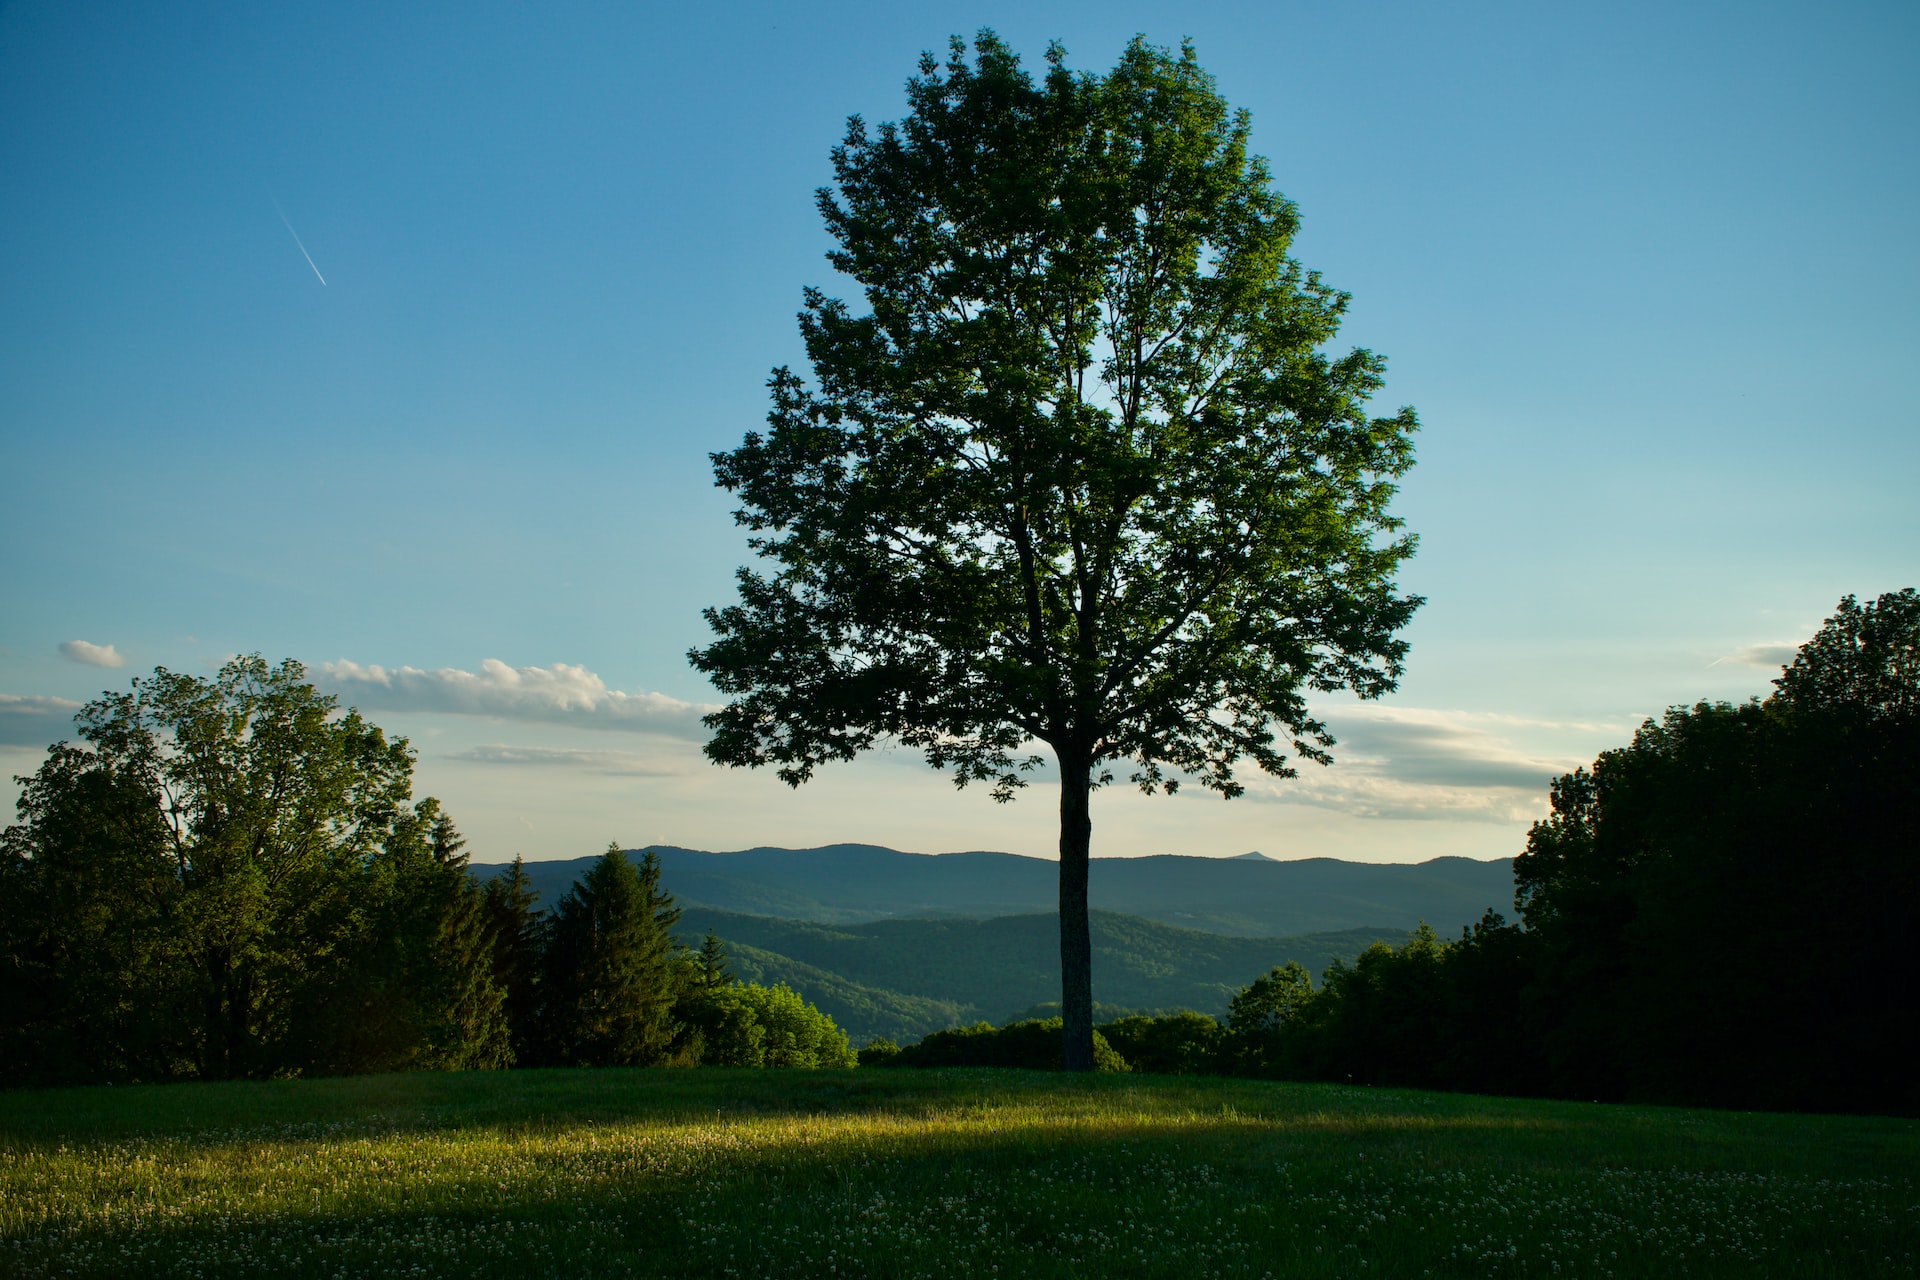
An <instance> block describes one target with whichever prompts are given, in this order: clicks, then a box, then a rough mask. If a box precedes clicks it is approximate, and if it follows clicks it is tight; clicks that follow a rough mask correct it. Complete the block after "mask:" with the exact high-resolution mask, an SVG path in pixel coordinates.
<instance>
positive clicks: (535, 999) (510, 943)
mask: <svg viewBox="0 0 1920 1280" xmlns="http://www.w3.org/2000/svg"><path fill="white" fill-rule="evenodd" d="M539 900H540V895H539V893H537V892H536V891H535V890H534V887H533V882H532V881H531V880H530V879H529V878H528V877H527V869H526V863H525V861H524V860H523V859H522V858H521V857H520V856H519V855H517V854H516V855H515V856H514V859H513V863H512V865H510V866H509V867H508V868H507V869H506V870H505V871H503V872H501V873H500V874H499V875H497V876H495V877H493V879H491V880H489V881H487V884H486V889H485V894H484V900H483V901H484V907H485V911H486V919H487V933H488V936H489V937H490V938H491V940H492V944H493V979H494V982H495V984H496V985H498V986H499V988H500V990H501V991H502V992H503V993H504V997H505V1001H506V1015H507V1028H508V1039H509V1045H510V1048H511V1051H512V1055H513V1062H514V1063H515V1064H516V1065H518V1066H535V1065H538V1064H539V1063H540V1061H541V1060H542V1045H541V1039H540V1029H539V1013H540V971H541V952H542V949H543V948H544V946H545V944H546V924H545V919H544V917H543V916H542V914H541V912H540V910H539V909H538V907H537V906H536V905H535V904H536V903H537V902H539Z"/></svg>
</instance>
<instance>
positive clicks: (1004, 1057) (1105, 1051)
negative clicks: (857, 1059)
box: [862, 1018, 1127, 1071]
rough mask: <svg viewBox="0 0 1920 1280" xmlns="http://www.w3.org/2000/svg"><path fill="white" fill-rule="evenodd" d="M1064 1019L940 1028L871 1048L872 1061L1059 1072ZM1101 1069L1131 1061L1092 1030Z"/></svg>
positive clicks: (1097, 1066) (1095, 1057)
mask: <svg viewBox="0 0 1920 1280" xmlns="http://www.w3.org/2000/svg"><path fill="white" fill-rule="evenodd" d="M1060 1027H1061V1022H1060V1019H1058V1018H1046V1019H1039V1018H1034V1019H1029V1020H1027V1021H1024V1022H1010V1023H1008V1024H1007V1025H1006V1026H1004V1027H996V1026H994V1025H993V1024H992V1023H988V1022H979V1023H975V1024H974V1025H973V1026H971V1027H953V1028H951V1029H949V1030H946V1031H936V1032H934V1033H933V1034H932V1035H930V1036H928V1037H927V1038H926V1039H924V1040H922V1041H920V1043H918V1044H910V1045H907V1046H906V1047H905V1048H902V1049H898V1050H896V1051H895V1052H893V1053H887V1052H886V1051H885V1050H884V1049H881V1050H879V1051H877V1052H876V1051H875V1048H874V1046H868V1049H867V1051H866V1053H865V1054H863V1057H862V1061H863V1062H865V1061H866V1060H867V1057H868V1056H869V1055H870V1056H871V1059H872V1063H873V1065H876V1066H888V1067H1024V1068H1026V1069H1028V1070H1030V1071H1058V1070H1060V1066H1061V1052H1060V1048H1061V1034H1060ZM1093 1064H1094V1070H1096V1071H1125V1070H1126V1069H1127V1063H1126V1060H1125V1059H1124V1058H1122V1057H1121V1056H1120V1055H1119V1054H1118V1053H1116V1052H1115V1051H1114V1048H1113V1046H1112V1045H1110V1044H1108V1043H1107V1039H1106V1037H1105V1036H1103V1035H1101V1034H1100V1033H1099V1032H1098V1031H1095V1032H1094V1033H1093Z"/></svg>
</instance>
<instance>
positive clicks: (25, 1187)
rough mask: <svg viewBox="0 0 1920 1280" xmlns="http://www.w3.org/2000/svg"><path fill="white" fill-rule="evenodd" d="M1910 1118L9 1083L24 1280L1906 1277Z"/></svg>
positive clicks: (985, 1076)
mask: <svg viewBox="0 0 1920 1280" xmlns="http://www.w3.org/2000/svg"><path fill="white" fill-rule="evenodd" d="M1916 1270H1920V1122H1915V1121H1912V1120H1889V1119H1877V1118H1871V1117H1836V1116H1799V1115H1771V1114H1743V1113H1734V1112H1711V1111H1680V1110H1672V1109H1663V1108H1641V1107H1631V1106H1598V1105H1587V1104H1577V1103H1565V1102H1536V1101H1517V1100H1511V1099H1499V1098H1486V1097H1473V1096H1466V1095H1451V1094H1439V1093H1421V1092H1416V1091H1398V1090H1386V1089H1359V1088H1345V1087H1339V1086H1332V1085H1305V1084H1282V1083H1271V1082H1262V1081H1244V1080H1222V1079H1193V1078H1168V1077H1142V1076H1127V1075H1111V1076H1095V1077H1078V1078H1069V1077H1064V1076H1060V1075H1054V1074H1044V1073H1026V1072H1013V1071H990V1070H974V1071H919V1072H916V1071H906V1070H898V1071H878V1070H861V1071H838V1072H825V1071H822V1072H797V1071H796V1072H788V1071H728V1070H719V1069H703V1070H698V1071H669V1070H597V1071H594V1070H539V1071H515V1072H490V1073H471V1074H434V1073H421V1074H414V1075H394V1076H376V1077H359V1078H346V1079H326V1080H292V1081H277V1082H262V1083H236V1084H174V1085H164V1086H150V1087H149V1086H141V1087H131V1088H127V1087H122V1088H92V1089H67V1090H49V1091H43V1092H11V1093H7V1094H0V1272H3V1273H5V1274H8V1275H16V1276H49V1277H52V1276H131V1275H139V1276H196V1277H197V1276H209V1277H211V1276H241V1275H272V1276H275V1277H306V1276H311V1277H346V1276H360V1275H381V1276H389V1277H404V1276H438V1275H445V1276H530V1275H552V1276H599V1275H606V1276H624V1275H641V1276H651V1275H661V1276H675V1277H692V1276H841V1277H858V1276H875V1277H903V1278H904V1277H915V1276H926V1277H932V1276H980V1277H996V1276H997V1277H1014V1276H1060V1277H1067V1276H1104V1275H1113V1276H1180V1277H1194V1276H1216V1275H1218V1276H1248V1277H1267V1276H1272V1277H1282V1276H1366V1277H1376V1276H1424V1275H1434V1276H1613V1275H1618V1276H1637V1275H1686V1276H1755V1275H1766V1276H1775V1277H1784V1276H1823V1277H1836V1278H1838V1277H1856V1276H1910V1275H1913V1274H1915V1273H1916Z"/></svg>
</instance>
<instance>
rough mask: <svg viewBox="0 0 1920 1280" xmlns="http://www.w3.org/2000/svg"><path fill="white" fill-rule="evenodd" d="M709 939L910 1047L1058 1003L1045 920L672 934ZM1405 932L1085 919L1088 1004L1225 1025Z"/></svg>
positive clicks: (758, 971) (692, 928)
mask: <svg viewBox="0 0 1920 1280" xmlns="http://www.w3.org/2000/svg"><path fill="white" fill-rule="evenodd" d="M708 930H712V931H713V932H714V933H715V934H716V935H718V936H719V937H720V938H721V939H722V940H723V941H724V942H725V943H726V944H727V947H728V951H729V954H730V955H731V956H732V957H733V963H734V968H735V971H736V973H737V974H738V976H740V977H742V978H745V979H747V980H750V981H755V982H767V983H771V982H785V983H786V984H787V985H788V986H790V987H792V988H793V989H794V990H795V991H798V992H799V993H800V994H801V995H803V996H805V997H806V998H807V999H808V1000H810V1001H812V1002H813V1003H814V1004H816V1005H818V1006H819V1007H820V1008H821V1009H823V1010H825V1011H826V1012H827V1013H828V1014H829V1015H831V1016H832V1018H833V1020H834V1021H835V1022H837V1023H839V1024H840V1025H841V1026H842V1027H844V1028H846V1030H847V1033H848V1034H849V1035H850V1036H852V1037H853V1039H854V1042H855V1043H856V1044H863V1043H865V1042H866V1041H867V1040H868V1039H870V1038H872V1037H873V1036H876V1035H884V1036H887V1037H888V1038H890V1039H893V1040H917V1039H919V1038H920V1037H921V1036H923V1035H925V1034H926V1033H927V1032H929V1031H937V1030H939V1029H941V1028H942V1027H949V1026H954V1025H958V1024H964V1023H970V1022H974V1021H978V1020H980V1019H983V1018H984V1019H986V1020H987V1021H990V1022H1003V1021H1006V1020H1007V1019H1009V1018H1012V1017H1014V1016H1016V1015H1018V1014H1020V1013H1022V1012H1024V1011H1026V1010H1027V1009H1029V1008H1031V1007H1032V1006H1034V1005H1037V1004H1044V1003H1046V1002H1049V1001H1057V1000H1058V999H1059V998H1060V935H1059V926H1058V922H1057V918H1056V917H1054V916H1052V915H1023V916H1002V917H999V918H997V919H992V920H959V919H919V920H881V921H874V922H870V923H866V924H856V925H822V924H816V923H809V922H806V921H798V920H780V919H773V918H769V917H765V916H752V915H743V914H739V913H736V912H728V911H716V910H714V909H713V908H710V907H702V906H690V907H688V908H687V909H686V911H685V913H684V914H683V915H682V916H681V920H680V933H681V936H682V937H683V938H684V939H685V940H686V941H688V942H689V943H690V944H694V945H697V944H698V942H699V940H700V938H701V936H702V935H704V934H705V933H706V932H707V931H708ZM1403 936H1404V931H1403V930H1393V929H1350V930H1343V931H1340V932H1334V933H1321V934H1312V935H1308V936H1304V937H1293V938H1241V937H1228V936H1223V935H1220V934H1214V933H1204V932H1201V931H1199V930H1195V929H1180V928H1174V927H1171V926H1168V925H1163V924H1158V923H1156V922H1154V921H1151V920H1143V919H1140V918H1138V917H1131V916H1123V915H1116V914H1114V913H1112V912H1095V913H1094V915H1093V994H1094V998H1095V999H1096V1000H1097V1001H1098V1002H1099V1003H1100V1004H1102V1005H1104V1006H1108V1007H1110V1008H1121V1009H1176V1008H1178V1009H1196V1010H1199V1011H1200V1012H1202V1013H1213V1014H1220V1013H1225V1012H1226V1008H1227V1002H1228V1001H1229V1000H1231V999H1232V998H1233V994H1234V993H1235V992H1236V991H1238V990H1239V989H1240V988H1241V987H1243V986H1245V985H1246V984H1247V983H1249V982H1251V981H1253V979H1254V978H1256V977H1258V976H1260V975H1261V974H1263V973H1265V972H1266V971H1267V970H1268V969H1269V968H1271V967H1273V966H1274V965H1277V964H1282V963H1284V962H1286V961H1288V960H1298V961H1299V962H1300V963H1301V964H1303V965H1305V966H1307V968H1308V969H1309V970H1310V971H1312V972H1313V973H1316V974H1317V973H1319V972H1320V971H1321V970H1322V969H1324V968H1326V966H1327V965H1329V964H1331V963H1332V962H1333V960H1334V959H1336V958H1339V959H1344V960H1351V959H1352V958H1353V957H1354V956H1356V955H1358V954H1359V953H1360V952H1361V951H1363V950H1365V949H1366V947H1367V946H1368V945H1369V944H1370V943H1372V942H1374V941H1375V940H1377V939H1383V938H1384V939H1387V940H1389V941H1399V940H1400V938H1401V937H1403Z"/></svg>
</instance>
